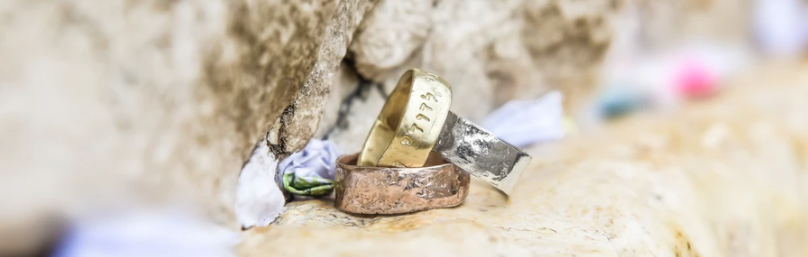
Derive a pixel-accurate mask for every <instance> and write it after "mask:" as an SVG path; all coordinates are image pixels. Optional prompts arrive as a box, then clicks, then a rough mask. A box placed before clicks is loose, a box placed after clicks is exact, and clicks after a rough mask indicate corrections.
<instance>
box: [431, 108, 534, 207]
mask: <svg viewBox="0 0 808 257" xmlns="http://www.w3.org/2000/svg"><path fill="white" fill-rule="evenodd" d="M432 151H435V152H437V153H439V154H440V155H441V156H442V157H443V158H444V159H446V160H447V161H448V162H451V163H453V164H455V165H457V166H458V167H460V168H461V169H463V170H464V171H466V172H468V173H470V174H471V175H473V176H475V177H477V178H480V179H482V180H484V181H486V182H488V183H490V184H491V185H493V186H494V187H496V188H497V189H499V190H500V191H502V192H504V193H505V194H510V193H511V191H512V190H513V187H514V185H516V182H517V180H519V177H520V176H521V175H522V173H523V172H524V170H525V169H526V168H527V166H528V165H529V164H530V161H531V159H532V158H531V157H530V155H528V154H526V153H524V152H522V151H521V150H519V148H516V147H515V146H512V145H510V144H508V143H506V142H505V141H502V140H501V139H499V138H497V137H496V136H495V135H493V134H491V132H488V131H486V130H485V129H482V128H480V127H479V126H477V125H475V124H474V123H471V122H470V121H468V120H466V119H465V118H463V117H460V116H457V115H456V114H455V113H453V112H449V115H448V116H447V117H446V123H444V125H443V129H442V130H441V134H440V137H439V138H438V142H437V143H436V144H435V146H434V147H433V148H432Z"/></svg>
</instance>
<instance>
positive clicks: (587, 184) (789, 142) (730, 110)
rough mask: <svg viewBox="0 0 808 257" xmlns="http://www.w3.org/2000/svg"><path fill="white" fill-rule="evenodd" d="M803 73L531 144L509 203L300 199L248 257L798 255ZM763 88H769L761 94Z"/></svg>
mask: <svg viewBox="0 0 808 257" xmlns="http://www.w3.org/2000/svg"><path fill="white" fill-rule="evenodd" d="M805 69H808V66H805V65H801V66H800V67H798V68H794V67H788V66H775V67H756V68H755V69H754V72H753V71H750V72H748V73H747V75H745V76H742V77H740V78H737V79H735V80H733V82H731V84H732V87H730V88H729V90H728V91H727V92H726V93H725V94H723V95H721V96H720V97H719V98H717V99H714V100H710V101H708V102H703V103H696V104H693V105H692V106H689V107H687V108H686V110H684V111H682V112H681V113H677V114H670V115H671V116H660V115H656V116H653V115H639V116H636V117H632V118H629V119H625V120H622V121H620V122H618V123H615V124H611V125H609V126H607V127H606V128H604V129H602V130H598V131H589V132H587V133H585V134H580V135H577V136H572V137H570V138H567V139H565V140H564V141H563V142H560V143H558V144H554V145H545V146H540V147H535V148H532V149H530V150H529V152H530V153H531V154H533V155H534V157H535V158H534V162H533V165H532V166H531V167H530V168H529V170H528V171H527V172H526V173H525V174H524V176H523V178H522V181H521V182H520V183H519V184H518V185H517V186H516V188H515V192H514V194H513V196H512V197H510V198H505V197H504V196H503V195H502V194H500V193H498V192H497V191H496V190H494V189H493V188H492V187H490V186H488V185H487V184H485V183H483V182H481V181H479V180H472V188H471V192H470V193H469V196H468V198H467V199H466V202H465V203H464V204H462V205H461V206H459V207H457V208H452V209H440V210H430V211H423V212H418V213H414V214H408V215H394V216H353V215H349V214H345V213H341V212H339V211H337V210H335V209H334V208H333V207H332V205H333V202H331V201H330V200H309V201H300V202H293V203H291V204H288V205H287V210H286V211H285V212H284V213H283V214H282V215H281V217H280V218H279V219H278V220H277V221H276V222H275V224H274V225H272V226H271V227H267V228H259V229H254V230H250V231H247V232H246V233H245V234H244V236H243V242H242V244H241V245H240V246H239V253H240V254H241V255H242V256H291V255H294V256H358V255H384V256H451V255H459V256H705V257H709V256H803V255H805V254H806V253H808V246H806V245H805V244H804V243H803V242H805V241H806V240H808V233H806V231H808V221H806V219H805V217H808V216H806V215H808V202H807V201H806V200H805V199H808V190H806V187H805V184H806V183H808V166H806V162H805V160H806V159H808V155H806V153H808V152H806V149H808V148H806V146H808V132H806V131H805V127H806V126H808V116H806V115H805V112H806V110H808V104H806V102H805V101H804V99H803V98H804V96H805V95H808V76H807V75H806V73H805V72H804V71H805ZM760 85H766V87H761V86H760Z"/></svg>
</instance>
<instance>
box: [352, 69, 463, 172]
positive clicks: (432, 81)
mask: <svg viewBox="0 0 808 257" xmlns="http://www.w3.org/2000/svg"><path fill="white" fill-rule="evenodd" d="M451 104H452V88H451V86H450V85H449V83H447V82H446V81H444V80H443V79H442V78H440V77H439V76H437V75H435V74H432V73H429V72H425V71H422V70H418V69H411V70H408V71H407V72H405V73H404V75H402V76H401V79H399V81H398V84H397V85H396V88H395V89H394V90H393V92H392V93H391V94H390V96H389V97H388V98H387V102H385V104H384V107H383V108H382V111H381V113H379V116H378V117H377V118H376V121H375V122H374V124H373V127H372V128H371V130H370V133H369V134H368V137H367V139H366V140H365V144H364V146H363V148H362V151H361V152H360V154H359V160H358V165H359V166H386V167H422V166H423V165H424V163H425V162H426V160H427V158H428V157H429V152H430V151H432V147H433V146H435V143H436V141H437V140H438V136H439V135H440V132H441V129H442V128H443V123H444V122H445V121H446V116H447V115H448V113H449V107H450V106H451Z"/></svg>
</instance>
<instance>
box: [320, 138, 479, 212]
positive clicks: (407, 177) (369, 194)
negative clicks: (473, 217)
mask: <svg viewBox="0 0 808 257" xmlns="http://www.w3.org/2000/svg"><path fill="white" fill-rule="evenodd" d="M356 159H357V155H356V154H354V155H347V156H342V157H340V158H339V159H337V169H336V179H335V185H336V186H335V191H336V196H335V198H334V206H335V207H336V208H337V209H339V210H341V211H344V212H350V213H359V214H399V213H408V212H416V211H422V210H428V209H435V208H446V207H452V206H457V205H460V204H461V203H463V200H465V199H466V196H467V195H468V193H469V183H470V181H471V176H469V174H468V173H466V172H463V171H462V170H461V169H460V168H458V167H457V166H455V165H454V164H451V163H447V162H446V161H445V160H443V158H442V157H441V156H440V155H438V154H436V153H434V152H433V153H432V154H431V156H430V157H429V159H428V160H427V162H426V164H427V165H428V166H427V167H423V168H397V167H393V168H388V167H360V166H356Z"/></svg>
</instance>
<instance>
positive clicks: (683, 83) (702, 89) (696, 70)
mask: <svg viewBox="0 0 808 257" xmlns="http://www.w3.org/2000/svg"><path fill="white" fill-rule="evenodd" d="M673 76H674V78H673V86H674V91H675V92H676V93H678V94H679V95H680V96H681V97H683V98H685V99H699V98H705V97H709V96H712V95H714V94H715V93H717V92H718V78H717V77H718V76H717V74H716V72H715V71H714V70H713V69H710V68H709V67H708V66H707V65H705V64H704V63H702V62H699V61H697V60H687V61H685V62H684V63H683V64H682V65H681V66H679V67H678V69H677V70H676V71H675V73H674V75H673Z"/></svg>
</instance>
